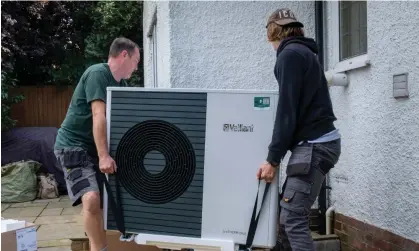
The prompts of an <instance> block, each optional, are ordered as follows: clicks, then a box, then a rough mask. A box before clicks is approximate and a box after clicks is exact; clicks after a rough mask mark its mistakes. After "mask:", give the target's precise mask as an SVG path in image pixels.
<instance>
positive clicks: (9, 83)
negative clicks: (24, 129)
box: [1, 72, 24, 132]
mask: <svg viewBox="0 0 419 251" xmlns="http://www.w3.org/2000/svg"><path fill="white" fill-rule="evenodd" d="M15 86H16V79H14V78H12V77H10V76H9V75H8V74H7V73H5V72H2V73H1V131H2V132H4V131H8V130H10V129H12V128H13V127H14V126H15V125H16V122H17V121H16V120H14V119H12V118H11V115H10V110H11V108H12V105H13V104H17V103H19V102H21V101H22V100H23V99H24V97H23V95H13V94H10V93H9V91H10V88H12V87H15Z"/></svg>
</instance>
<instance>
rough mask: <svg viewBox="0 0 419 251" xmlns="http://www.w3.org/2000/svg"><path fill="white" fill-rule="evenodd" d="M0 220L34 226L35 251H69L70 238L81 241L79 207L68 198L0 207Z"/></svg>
mask: <svg viewBox="0 0 419 251" xmlns="http://www.w3.org/2000/svg"><path fill="white" fill-rule="evenodd" d="M1 211H2V213H1V214H2V217H3V218H10V219H17V220H25V221H27V222H32V223H34V224H35V225H36V226H37V237H38V239H37V241H38V248H39V249H38V250H39V251H71V247H70V246H71V240H70V239H71V238H84V237H86V236H85V234H84V228H83V216H82V208H81V206H78V207H72V206H71V201H70V200H69V198H68V196H60V197H59V198H55V199H49V200H35V201H30V202H23V203H2V204H1Z"/></svg>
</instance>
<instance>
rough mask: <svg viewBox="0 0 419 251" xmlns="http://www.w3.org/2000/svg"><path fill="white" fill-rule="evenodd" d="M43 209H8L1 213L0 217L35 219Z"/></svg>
mask: <svg viewBox="0 0 419 251" xmlns="http://www.w3.org/2000/svg"><path fill="white" fill-rule="evenodd" d="M42 210H44V207H43V206H41V207H39V206H38V207H26V208H24V207H18V208H12V207H10V208H8V209H6V210H4V212H2V214H1V216H2V217H3V218H13V217H37V216H39V215H40V214H41V212H42Z"/></svg>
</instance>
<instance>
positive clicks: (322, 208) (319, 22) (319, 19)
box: [314, 1, 328, 235]
mask: <svg viewBox="0 0 419 251" xmlns="http://www.w3.org/2000/svg"><path fill="white" fill-rule="evenodd" d="M314 7H315V26H316V27H315V29H316V40H317V45H318V47H319V53H318V58H319V61H320V64H321V65H322V67H323V69H324V52H323V1H315V2H314ZM327 189H328V187H327V184H326V179H325V181H324V182H323V184H322V188H321V190H320V194H319V198H318V202H319V234H322V235H323V234H326V210H327V195H326V194H327Z"/></svg>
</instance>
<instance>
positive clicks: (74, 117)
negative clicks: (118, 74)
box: [54, 63, 126, 156]
mask: <svg viewBox="0 0 419 251" xmlns="http://www.w3.org/2000/svg"><path fill="white" fill-rule="evenodd" d="M125 85H126V84H125V81H124V80H121V83H118V82H117V81H116V80H115V79H114V78H113V76H112V73H111V71H110V69H109V65H108V64H106V63H100V64H95V65H92V66H90V67H89V68H88V69H87V70H86V71H85V72H84V73H83V75H82V76H81V78H80V81H79V83H78V84H77V87H76V88H75V90H74V93H73V97H72V98H71V102H70V106H69V107H68V111H67V115H66V117H65V119H64V121H63V123H62V124H61V128H60V129H59V130H58V135H57V139H56V142H55V146H54V148H55V149H61V148H66V147H76V146H78V147H82V148H84V149H85V150H87V151H88V152H89V153H90V154H92V155H93V156H97V149H96V145H95V141H94V138H93V119H92V108H91V102H92V101H94V100H103V102H105V104H106V87H108V86H125Z"/></svg>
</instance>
